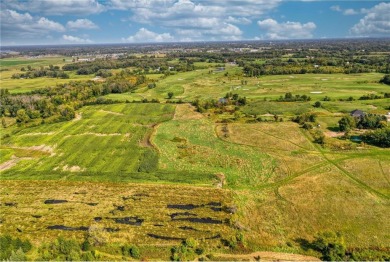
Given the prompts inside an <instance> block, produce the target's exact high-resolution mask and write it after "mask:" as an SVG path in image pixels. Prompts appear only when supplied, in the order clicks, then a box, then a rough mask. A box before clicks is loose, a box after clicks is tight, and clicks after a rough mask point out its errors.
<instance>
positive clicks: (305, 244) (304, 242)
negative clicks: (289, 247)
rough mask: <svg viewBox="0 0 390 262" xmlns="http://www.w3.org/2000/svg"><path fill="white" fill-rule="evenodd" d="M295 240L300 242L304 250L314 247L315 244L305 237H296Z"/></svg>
mask: <svg viewBox="0 0 390 262" xmlns="http://www.w3.org/2000/svg"><path fill="white" fill-rule="evenodd" d="M294 242H296V243H298V244H299V246H300V247H301V248H302V249H303V250H304V251H308V250H309V249H314V246H313V244H312V243H311V242H310V241H308V240H307V239H304V238H296V239H294Z"/></svg>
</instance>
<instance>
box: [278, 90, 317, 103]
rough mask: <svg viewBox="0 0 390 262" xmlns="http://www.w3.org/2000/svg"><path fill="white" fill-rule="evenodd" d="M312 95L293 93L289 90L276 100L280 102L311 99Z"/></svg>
mask: <svg viewBox="0 0 390 262" xmlns="http://www.w3.org/2000/svg"><path fill="white" fill-rule="evenodd" d="M310 100H311V97H310V96H307V95H295V96H294V95H293V94H292V93H291V92H287V93H286V94H284V97H283V96H280V97H279V98H278V99H277V100H276V101H278V102H297V101H304V102H306V101H310Z"/></svg>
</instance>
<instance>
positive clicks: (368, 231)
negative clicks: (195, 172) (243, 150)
mask: <svg viewBox="0 0 390 262" xmlns="http://www.w3.org/2000/svg"><path fill="white" fill-rule="evenodd" d="M228 130H229V137H228V138H224V139H226V140H227V141H231V142H234V143H238V144H245V145H251V146H254V147H256V148H259V149H261V151H262V152H264V153H267V154H269V155H270V156H272V157H273V158H274V159H275V161H276V163H277V168H278V169H279V173H280V174H284V176H282V177H281V179H280V180H278V181H276V182H274V183H266V184H264V185H263V186H261V187H260V188H262V189H261V190H260V191H259V190H256V191H254V190H250V188H248V190H241V191H236V194H237V200H238V201H239V203H241V207H242V210H244V211H243V213H242V216H241V217H240V221H242V222H243V223H244V225H245V226H246V227H247V228H251V230H250V233H248V237H249V238H250V239H251V240H252V241H253V242H252V243H253V244H258V245H265V246H268V245H269V244H270V243H272V245H274V246H283V245H286V243H287V242H289V243H294V240H297V239H298V238H300V237H303V238H305V237H306V238H311V237H312V232H319V231H322V230H327V229H333V230H335V231H339V232H341V233H342V234H343V235H344V236H345V238H346V241H347V243H349V244H350V245H351V246H360V247H368V246H370V245H371V246H387V245H388V242H387V240H386V239H388V238H389V236H390V235H389V233H388V232H389V229H388V228H387V229H385V228H383V225H384V224H387V223H386V221H388V218H387V212H386V210H388V205H389V199H390V190H389V189H390V184H389V178H390V172H389V171H390V170H389V165H390V161H389V159H388V155H389V154H388V150H386V149H383V150H380V149H375V148H365V149H359V150H345V151H342V152H340V151H332V150H326V149H323V148H321V147H317V146H314V145H313V144H312V143H311V142H310V140H308V138H307V135H305V133H304V131H301V130H299V128H298V126H297V125H296V124H294V123H259V124H229V125H228ZM278 130H283V132H282V133H280V132H278ZM271 221H272V222H271ZM343 221H348V223H347V224H346V223H344V222H343ZM385 227H387V226H385ZM362 228H364V230H365V233H364V234H360V233H359V230H361V229H362ZM368 236H369V237H368Z"/></svg>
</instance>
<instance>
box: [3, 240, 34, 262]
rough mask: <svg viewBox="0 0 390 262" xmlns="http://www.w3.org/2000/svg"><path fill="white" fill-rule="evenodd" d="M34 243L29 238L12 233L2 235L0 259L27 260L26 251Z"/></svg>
mask: <svg viewBox="0 0 390 262" xmlns="http://www.w3.org/2000/svg"><path fill="white" fill-rule="evenodd" d="M31 248H32V245H31V243H30V241H28V240H21V239H20V238H18V237H15V238H14V237H11V236H10V235H1V236H0V260H1V261H26V260H27V257H26V253H27V252H28V251H30V250H31Z"/></svg>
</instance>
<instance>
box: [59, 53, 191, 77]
mask: <svg viewBox="0 0 390 262" xmlns="http://www.w3.org/2000/svg"><path fill="white" fill-rule="evenodd" d="M128 67H134V68H137V69H136V70H134V72H135V73H139V74H148V73H152V72H156V71H158V72H160V73H167V72H170V71H177V72H186V71H192V70H194V69H195V66H194V60H193V59H186V58H183V59H179V62H178V63H170V59H169V58H155V57H144V58H136V57H133V56H129V57H122V58H120V59H96V60H94V61H86V62H77V63H71V64H66V65H64V66H63V67H62V69H63V70H65V71H76V73H77V74H78V75H89V74H95V73H96V74H97V75H98V74H100V73H98V72H99V71H100V72H103V71H101V70H107V69H119V68H128Z"/></svg>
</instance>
